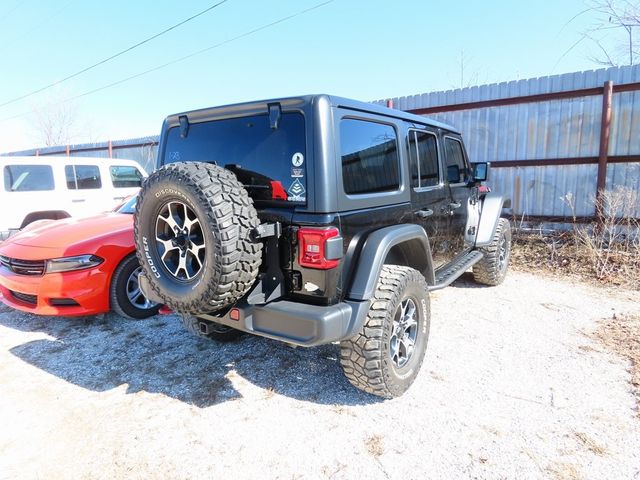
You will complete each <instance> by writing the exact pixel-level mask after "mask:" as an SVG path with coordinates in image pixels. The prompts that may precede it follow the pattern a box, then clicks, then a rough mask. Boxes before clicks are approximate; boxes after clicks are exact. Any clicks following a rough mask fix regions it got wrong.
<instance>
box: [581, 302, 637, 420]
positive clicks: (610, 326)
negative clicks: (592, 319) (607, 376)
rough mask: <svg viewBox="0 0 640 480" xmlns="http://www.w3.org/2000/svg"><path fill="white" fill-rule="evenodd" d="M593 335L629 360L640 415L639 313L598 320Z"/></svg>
mask: <svg viewBox="0 0 640 480" xmlns="http://www.w3.org/2000/svg"><path fill="white" fill-rule="evenodd" d="M593 336H594V337H595V338H596V339H597V340H598V341H599V342H601V343H602V344H603V345H604V346H605V347H607V348H609V349H611V350H613V351H614V352H616V353H618V354H619V355H622V356H623V357H626V358H628V359H629V361H630V362H631V384H632V386H633V391H634V394H635V396H636V400H637V403H638V414H639V415H640V315H615V314H614V315H613V317H611V319H609V320H603V321H601V322H600V327H599V328H598V330H596V331H595V332H594V333H593Z"/></svg>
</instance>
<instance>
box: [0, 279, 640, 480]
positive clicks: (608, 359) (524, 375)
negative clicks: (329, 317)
mask: <svg viewBox="0 0 640 480" xmlns="http://www.w3.org/2000/svg"><path fill="white" fill-rule="evenodd" d="M431 308H432V318H431V334H430V338H429V346H428V348H427V354H426V357H425V361H424V364H423V367H422V370H421V372H420V374H419V375H418V377H417V379H416V382H415V384H414V385H413V386H412V387H411V388H410V389H409V391H408V392H407V393H406V394H405V395H403V396H402V397H400V398H397V399H393V400H383V399H380V398H377V397H372V396H370V395H367V394H365V393H363V392H361V391H359V390H356V389H354V388H353V387H352V386H351V385H350V384H349V382H348V381H347V380H346V378H345V377H344V375H343V374H342V371H341V369H340V364H339V361H338V358H339V351H338V347H337V345H324V346H321V347H316V348H311V349H304V348H296V349H293V348H290V347H288V346H286V345H283V344H280V343H277V342H274V341H271V340H268V339H264V338H259V337H252V336H250V335H245V336H243V337H242V338H240V339H238V341H236V342H232V343H229V344H220V343H217V342H212V341H209V340H207V339H203V338H200V337H196V336H194V335H191V334H189V333H188V332H186V331H185V330H184V329H183V326H182V322H181V321H180V319H179V318H177V317H176V316H175V315H167V316H161V317H160V316H158V317H154V318H150V319H148V320H144V321H135V322H131V321H126V320H124V319H122V318H120V317H117V316H115V315H105V316H104V317H92V318H87V319H85V320H78V319H70V318H68V319H65V318H53V317H36V316H33V315H27V314H22V313H20V312H16V311H13V310H11V309H9V308H2V307H1V306H0V425H1V426H2V428H0V480H4V479H7V480H9V479H14V478H20V479H24V480H32V479H33V480H35V479H42V478H46V479H63V478H83V479H87V480H90V479H105V478H109V479H110V480H111V479H113V480H125V479H126V480H136V479H143V478H175V479H194V480H198V479H209V478H218V477H220V478H222V477H225V478H227V477H231V478H243V479H244V478H246V479H262V478H265V477H268V478H282V479H292V478H300V479H314V480H315V479H323V478H327V479H336V480H340V479H352V478H367V479H372V480H378V479H380V480H388V479H389V478H394V479H395V478H477V479H497V478H508V479H511V478H551V479H553V478H558V479H571V480H575V479H582V478H584V479H591V478H594V479H595V478H597V479H600V478H611V479H618V478H637V477H638V472H640V450H638V448H637V445H639V444H640V422H639V421H638V418H637V417H636V413H635V408H636V398H635V397H634V395H633V394H632V393H631V392H630V388H629V372H628V371H627V370H628V369H629V362H628V361H627V360H626V359H625V358H624V357H622V356H620V355H617V354H615V353H613V352H610V351H609V350H608V349H606V348H605V347H604V346H603V345H602V344H601V343H600V341H599V340H596V339H595V338H593V337H591V336H585V334H584V333H583V332H594V331H597V330H599V328H600V327H602V328H606V327H607V322H602V323H601V322H600V320H601V319H603V318H608V319H611V318H612V316H613V313H615V314H616V320H619V319H621V318H623V317H622V315H629V316H631V315H636V316H640V304H639V303H638V301H637V292H632V291H627V290H623V289H621V288H615V289H614V288H602V287H594V286H593V282H589V284H586V283H578V282H571V281H567V280H566V279H563V280H559V279H556V278H552V277H550V276H548V275H540V273H539V272H537V273H536V274H528V273H523V272H515V271H511V272H509V274H508V275H507V277H506V279H505V282H504V284H502V285H500V286H498V287H493V288H485V287H480V286H478V285H477V284H475V283H474V282H473V277H472V275H469V274H467V275H464V276H463V277H462V278H460V279H459V280H457V281H456V282H455V283H454V284H453V285H452V286H451V287H448V288H446V289H443V290H439V291H435V292H433V293H432V295H431ZM624 318H626V317H624ZM616 328H619V329H620V331H618V330H617V329H613V328H612V327H610V328H609V329H608V330H607V337H606V338H607V339H608V340H611V338H610V337H612V335H613V333H615V334H616V336H613V337H612V338H625V337H628V338H637V337H638V333H637V330H628V331H625V330H622V325H617V324H616ZM612 332H613V333H612Z"/></svg>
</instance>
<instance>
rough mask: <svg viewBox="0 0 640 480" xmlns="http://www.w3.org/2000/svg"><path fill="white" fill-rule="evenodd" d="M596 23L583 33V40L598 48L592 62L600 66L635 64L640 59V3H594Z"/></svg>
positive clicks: (591, 8) (590, 4) (617, 0)
mask: <svg viewBox="0 0 640 480" xmlns="http://www.w3.org/2000/svg"><path fill="white" fill-rule="evenodd" d="M587 5H588V9H587V10H585V11H584V12H583V13H591V14H593V15H594V17H595V21H594V24H593V25H592V26H591V27H590V28H589V29H588V30H586V31H584V32H583V40H587V41H589V42H591V43H592V44H593V45H595V46H596V47H597V48H598V53H597V54H595V55H590V59H591V60H592V61H594V62H595V63H598V64H600V65H607V66H612V67H617V66H620V65H634V64H636V63H638V62H639V59H640V55H639V54H640V37H639V35H640V0H590V1H589V2H588V4H587Z"/></svg>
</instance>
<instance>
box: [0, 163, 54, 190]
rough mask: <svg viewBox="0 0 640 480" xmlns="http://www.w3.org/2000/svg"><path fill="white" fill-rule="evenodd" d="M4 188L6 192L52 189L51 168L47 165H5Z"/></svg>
mask: <svg viewBox="0 0 640 480" xmlns="http://www.w3.org/2000/svg"><path fill="white" fill-rule="evenodd" d="M4 189H5V190H6V191H7V192H36V191H44V190H53V189H54V183H53V170H52V169H51V167H50V166H49V165H6V166H5V167H4Z"/></svg>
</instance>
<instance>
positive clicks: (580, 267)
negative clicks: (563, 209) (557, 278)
mask: <svg viewBox="0 0 640 480" xmlns="http://www.w3.org/2000/svg"><path fill="white" fill-rule="evenodd" d="M638 199H639V198H638V194H637V193H636V192H634V191H633V190H631V189H625V188H620V189H617V190H615V191H613V192H605V193H604V194H603V195H602V201H601V204H600V205H601V206H600V207H598V208H600V209H601V211H602V218H601V221H599V222H594V223H592V224H579V223H578V222H577V221H576V217H575V214H574V217H573V218H574V221H573V224H572V226H571V229H570V230H569V231H564V232H562V231H556V232H551V233H548V232H544V233H543V231H542V230H540V231H539V232H538V233H534V232H532V231H528V232H523V231H522V230H518V229H517V228H516V234H515V235H514V241H513V254H512V258H513V264H514V266H515V267H516V268H520V269H522V270H528V271H536V272H537V271H540V269H543V270H544V271H547V272H551V273H554V274H561V275H567V274H569V275H574V276H578V277H581V278H582V279H586V280H597V281H598V282H599V283H602V284H605V285H620V286H624V287H627V288H631V289H633V290H639V289H640V221H638V220H637V219H636V218H634V217H633V215H634V212H635V209H636V205H637V204H638ZM563 200H564V201H565V202H566V203H567V204H568V205H569V206H570V207H571V209H572V211H574V212H575V209H574V200H573V196H572V195H571V194H567V195H565V196H564V197H563ZM521 223H522V222H520V224H521ZM515 224H516V227H517V226H518V224H519V222H518V221H516V222H515Z"/></svg>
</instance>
